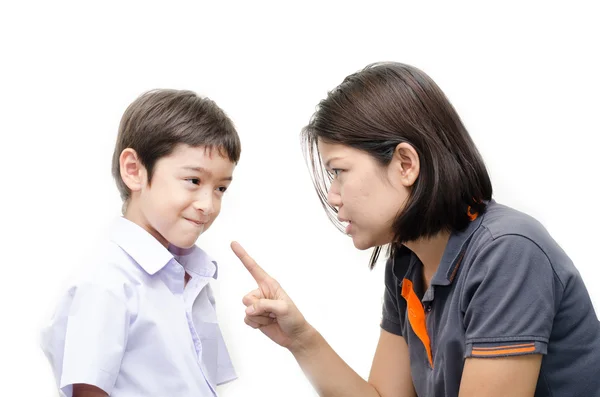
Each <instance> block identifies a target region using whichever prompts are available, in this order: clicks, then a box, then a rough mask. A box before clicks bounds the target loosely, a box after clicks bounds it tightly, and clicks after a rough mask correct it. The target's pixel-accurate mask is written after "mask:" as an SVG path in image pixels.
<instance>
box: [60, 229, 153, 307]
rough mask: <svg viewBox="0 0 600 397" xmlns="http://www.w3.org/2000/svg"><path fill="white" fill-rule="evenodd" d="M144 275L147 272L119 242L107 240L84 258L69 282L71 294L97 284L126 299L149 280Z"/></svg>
mask: <svg viewBox="0 0 600 397" xmlns="http://www.w3.org/2000/svg"><path fill="white" fill-rule="evenodd" d="M144 277H145V274H144V272H143V271H141V269H140V268H139V266H137V264H136V263H135V261H134V260H133V259H132V258H131V257H130V256H129V255H128V254H127V253H126V252H125V251H124V250H123V249H122V248H121V247H119V245H117V244H116V243H115V242H113V241H110V240H104V241H101V242H99V243H98V244H96V245H95V246H94V247H93V248H91V249H90V250H89V252H88V253H87V254H86V255H85V256H84V257H83V258H81V260H80V265H79V266H78V268H77V269H76V270H75V273H73V274H72V276H71V277H70V279H69V281H68V284H67V285H68V290H69V292H70V293H71V294H73V293H74V292H75V291H77V290H81V289H86V288H94V289H98V290H101V291H105V292H106V293H108V294H111V295H113V296H114V297H115V298H117V299H119V300H121V301H123V302H126V301H127V300H128V299H129V298H131V296H132V292H133V289H134V288H135V286H136V285H139V284H140V283H143V282H145V281H146V280H144Z"/></svg>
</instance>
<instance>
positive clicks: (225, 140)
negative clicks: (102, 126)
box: [112, 89, 241, 204]
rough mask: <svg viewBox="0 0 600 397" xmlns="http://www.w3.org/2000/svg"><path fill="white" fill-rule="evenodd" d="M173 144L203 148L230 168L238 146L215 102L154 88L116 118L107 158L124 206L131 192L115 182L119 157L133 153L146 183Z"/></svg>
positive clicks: (118, 176) (119, 181)
mask: <svg viewBox="0 0 600 397" xmlns="http://www.w3.org/2000/svg"><path fill="white" fill-rule="evenodd" d="M179 144H185V145H189V146H192V147H198V146H205V147H206V148H208V149H209V150H212V149H217V150H218V151H219V153H220V154H221V155H222V156H224V157H227V158H228V159H229V160H230V161H231V162H233V163H236V164H237V162H238V161H239V159H240V153H241V144H240V139H239V137H238V134H237V131H236V129H235V127H234V125H233V122H232V121H231V120H230V119H229V117H228V116H227V115H226V114H225V112H224V111H223V110H222V109H221V108H219V107H218V106H217V104H216V103H215V102H213V101H212V100H210V99H208V98H202V97H200V96H198V95H197V94H196V93H194V92H192V91H184V90H171V89H157V90H152V91H148V92H145V93H144V94H142V95H140V96H139V97H138V98H137V99H136V100H135V101H133V102H132V103H131V104H130V105H129V107H128V108H127V110H125V113H123V117H122V118H121V124H120V125H119V134H118V136H117V142H116V144H115V151H114V153H113V159H112V175H113V177H114V178H115V181H116V183H117V187H118V189H119V193H120V194H121V198H122V199H123V202H124V203H125V204H126V203H127V201H128V200H129V198H130V196H131V191H130V190H129V188H128V187H127V186H126V185H125V183H124V182H123V179H122V178H121V172H120V165H119V157H120V156H121V153H122V152H123V150H124V149H127V148H131V149H133V150H135V151H136V153H137V154H138V156H139V159H140V161H141V163H142V164H143V165H144V167H145V168H146V170H147V171H148V183H150V181H151V180H152V175H153V171H154V166H155V165H156V162H157V161H158V160H159V159H160V158H162V157H165V156H168V155H169V154H171V153H172V152H173V150H174V149H175V148H176V146H177V145H179Z"/></svg>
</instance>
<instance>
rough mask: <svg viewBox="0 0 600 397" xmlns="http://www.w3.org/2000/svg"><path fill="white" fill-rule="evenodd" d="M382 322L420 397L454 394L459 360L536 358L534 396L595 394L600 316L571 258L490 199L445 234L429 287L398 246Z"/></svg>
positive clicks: (528, 221) (599, 386)
mask: <svg viewBox="0 0 600 397" xmlns="http://www.w3.org/2000/svg"><path fill="white" fill-rule="evenodd" d="M385 285H386V289H385V295H384V304H383V318H382V322H381V327H382V328H383V329H384V330H386V331H388V332H391V333H393V334H396V335H400V336H402V337H404V339H405V340H406V342H407V344H408V348H409V354H410V367H411V375H412V380H413V383H414V386H415V390H416V392H417V394H418V395H419V396H427V397H438V396H439V397H441V396H444V397H456V396H458V392H459V388H460V380H461V377H462V372H463V366H464V360H465V359H466V358H469V357H475V358H484V359H485V358H494V357H508V356H519V355H524V354H541V355H543V357H542V363H541V370H540V374H539V378H538V381H537V387H536V391H535V397H550V396H569V397H570V396H573V397H576V396H582V397H600V376H599V375H600V322H599V321H598V317H597V315H596V312H595V311H594V307H593V306H592V302H591V299H590V297H589V294H588V292H587V290H586V287H585V285H584V283H583V280H582V279H581V276H580V274H579V272H578V271H577V269H576V268H575V266H574V265H573V263H572V262H571V260H570V259H569V257H568V256H567V255H566V254H565V252H564V251H563V250H562V249H561V248H560V247H559V246H558V244H557V243H556V242H555V241H554V240H553V239H552V238H551V237H550V235H549V234H548V232H547V231H546V230H545V229H544V227H543V226H542V225H541V224H540V223H539V222H537V221H536V220H534V219H533V218H531V217H529V216H527V215H525V214H523V213H520V212H518V211H516V210H513V209H511V208H508V207H506V206H503V205H500V204H498V203H496V202H495V201H493V200H492V201H490V202H489V203H488V206H487V208H486V210H485V212H484V213H482V214H480V215H479V216H478V217H477V218H475V220H473V221H472V222H470V224H469V226H468V227H467V228H466V229H465V230H463V231H457V232H454V233H452V234H451V236H450V239H449V241H448V244H447V246H446V249H445V251H444V254H443V257H442V260H441V262H440V264H439V268H438V270H437V272H436V273H435V275H434V276H433V278H432V280H431V283H430V287H429V288H428V289H427V290H426V291H424V287H423V265H422V264H421V262H420V261H419V259H418V258H417V257H416V255H414V254H413V253H412V252H411V251H410V250H409V249H408V248H406V247H404V246H403V247H401V248H399V250H398V252H397V254H396V255H395V257H394V258H391V259H390V260H389V261H388V263H387V267H386V271H385Z"/></svg>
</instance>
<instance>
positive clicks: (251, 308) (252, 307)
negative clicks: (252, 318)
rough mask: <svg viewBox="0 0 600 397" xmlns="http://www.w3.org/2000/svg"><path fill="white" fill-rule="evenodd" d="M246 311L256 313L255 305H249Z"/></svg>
mask: <svg viewBox="0 0 600 397" xmlns="http://www.w3.org/2000/svg"><path fill="white" fill-rule="evenodd" d="M246 313H247V314H252V313H254V306H248V307H247V308H246Z"/></svg>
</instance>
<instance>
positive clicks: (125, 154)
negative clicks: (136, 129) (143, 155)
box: [119, 148, 146, 192]
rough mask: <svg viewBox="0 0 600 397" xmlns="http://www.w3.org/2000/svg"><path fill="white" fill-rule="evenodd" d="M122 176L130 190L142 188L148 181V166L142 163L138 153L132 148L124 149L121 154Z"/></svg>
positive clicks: (134, 190) (135, 190)
mask: <svg viewBox="0 0 600 397" xmlns="http://www.w3.org/2000/svg"><path fill="white" fill-rule="evenodd" d="M119 165H120V170H121V178H122V179H123V182H124V183H125V185H127V187H128V188H129V190H131V191H132V192H137V191H140V190H142V187H143V186H144V184H145V182H146V168H145V167H144V166H143V165H142V162H141V161H140V159H139V157H138V154H137V152H136V151H135V150H133V149H131V148H127V149H124V150H123V151H122V152H121V156H119Z"/></svg>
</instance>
